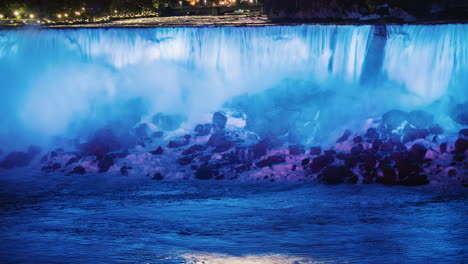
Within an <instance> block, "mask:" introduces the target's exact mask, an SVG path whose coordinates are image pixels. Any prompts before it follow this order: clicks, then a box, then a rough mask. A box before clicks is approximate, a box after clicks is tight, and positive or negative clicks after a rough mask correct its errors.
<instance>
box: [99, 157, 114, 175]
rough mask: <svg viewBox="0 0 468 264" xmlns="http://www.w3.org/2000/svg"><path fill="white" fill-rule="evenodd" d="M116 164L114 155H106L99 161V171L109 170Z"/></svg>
mask: <svg viewBox="0 0 468 264" xmlns="http://www.w3.org/2000/svg"><path fill="white" fill-rule="evenodd" d="M112 165H114V155H106V156H104V157H102V158H101V159H100V160H99V161H98V167H99V172H101V173H102V172H107V171H108V170H109V168H110V167H112Z"/></svg>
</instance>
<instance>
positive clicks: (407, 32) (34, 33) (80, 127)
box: [0, 25, 468, 147]
mask: <svg viewBox="0 0 468 264" xmlns="http://www.w3.org/2000/svg"><path fill="white" fill-rule="evenodd" d="M374 31H375V29H374V27H373V26H318V25H317V26H277V27H263V28H153V29H78V30H26V31H17V30H11V31H3V32H1V36H0V77H1V80H2V84H1V85H2V97H1V98H0V103H1V104H2V112H3V116H4V118H2V120H1V127H2V129H1V130H2V131H1V138H2V141H4V142H10V145H11V146H12V147H15V146H14V145H15V144H18V142H21V141H25V142H26V141H28V142H30V141H37V140H38V139H47V138H50V137H51V136H65V137H76V136H78V137H80V136H84V135H86V134H87V133H89V132H90V131H94V130H96V129H98V128H100V127H102V126H105V125H106V124H108V123H109V122H116V121H119V124H123V123H125V120H128V123H129V124H127V125H128V126H134V125H135V124H136V123H138V122H149V121H151V117H152V116H153V115H154V114H156V113H165V114H177V115H180V116H183V119H182V120H185V123H183V124H182V127H183V128H184V127H185V128H191V127H193V126H194V125H195V124H196V123H199V122H202V121H206V119H207V118H208V117H209V115H210V114H211V113H212V112H214V111H216V110H219V109H225V110H236V111H240V112H245V113H246V116H247V127H248V128H250V129H251V130H253V131H255V132H257V133H258V134H260V135H265V134H268V133H273V134H275V136H281V135H289V140H292V141H301V142H308V143H312V142H320V143H328V142H331V141H330V140H332V141H333V139H334V138H335V136H336V135H338V134H340V133H342V131H343V130H344V129H347V128H354V129H355V128H357V127H362V126H363V123H364V120H366V119H368V118H373V117H378V116H380V115H381V114H382V113H383V112H385V111H388V110H390V109H392V108H398V109H404V110H411V109H415V108H425V109H429V110H431V111H433V112H435V113H437V115H436V117H437V121H439V122H441V123H443V124H444V125H445V126H448V127H451V126H452V127H453V124H452V123H451V120H450V119H449V118H448V117H447V116H448V115H447V114H448V111H449V109H448V108H449V106H451V105H453V104H456V103H461V102H463V101H464V100H466V99H467V98H468V89H467V86H466V83H467V74H466V72H468V44H467V43H468V39H467V36H468V25H437V26H418V25H414V26H388V28H387V34H386V35H387V40H386V41H383V42H382V44H381V45H380V46H381V47H379V48H375V46H376V45H372V44H373V43H374V42H375V41H376V39H377V38H378V36H377V35H376V34H374ZM382 45H383V46H382ZM369 57H377V58H378V60H380V61H381V65H370V66H369V65H366V63H369V61H370V59H368V58H369ZM376 67H377V68H378V69H377V70H376V69H375V68H376ZM368 69H372V74H371V73H369V74H368V75H366V74H367V73H366V70H368ZM376 72H377V73H378V74H377V75H376V76H373V75H375V73H376ZM369 75H372V76H369ZM364 78H366V79H373V81H371V82H363V79H364ZM266 124H268V125H266ZM122 126H123V125H120V127H122ZM12 135H15V137H16V138H17V140H16V143H15V144H12V143H11V140H10V138H11V136H12ZM292 135H293V136H292ZM20 138H22V140H19V139H20Z"/></svg>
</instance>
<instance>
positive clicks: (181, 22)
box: [0, 14, 468, 29]
mask: <svg viewBox="0 0 468 264" xmlns="http://www.w3.org/2000/svg"><path fill="white" fill-rule="evenodd" d="M466 23H468V20H433V19H432V20H419V21H414V22H402V21H398V20H395V19H378V20H341V21H339V20H334V19H281V18H278V19H271V18H269V17H267V16H265V15H259V14H226V15H222V16H171V17H140V18H128V19H119V20H113V21H107V22H98V23H76V24H42V25H37V24H35V25H34V24H32V25H30V24H26V25H18V24H15V25H0V29H17V28H21V29H23V28H25V29H31V28H40V29H42V28H46V29H48V28H52V29H53V28H151V27H262V26H287V25H383V24H388V25H398V24H423V25H432V24H466Z"/></svg>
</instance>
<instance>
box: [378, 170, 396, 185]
mask: <svg viewBox="0 0 468 264" xmlns="http://www.w3.org/2000/svg"><path fill="white" fill-rule="evenodd" d="M381 170H382V174H383V179H382V183H383V184H385V185H395V184H396V183H397V174H396V172H395V170H394V169H393V168H392V167H390V166H386V165H384V166H381Z"/></svg>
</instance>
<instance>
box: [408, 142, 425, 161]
mask: <svg viewBox="0 0 468 264" xmlns="http://www.w3.org/2000/svg"><path fill="white" fill-rule="evenodd" d="M426 152H427V149H426V147H424V146H423V145H421V144H414V145H413V146H412V147H411V149H410V152H409V154H410V156H409V158H410V159H411V160H413V161H416V162H422V161H423V160H424V156H425V155H426Z"/></svg>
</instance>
